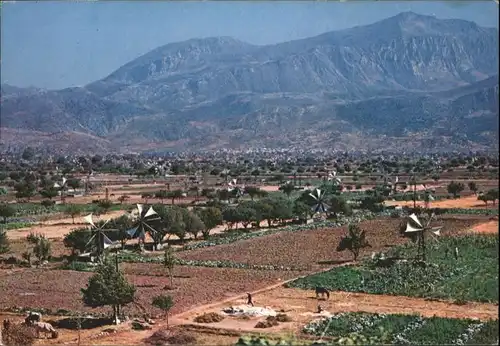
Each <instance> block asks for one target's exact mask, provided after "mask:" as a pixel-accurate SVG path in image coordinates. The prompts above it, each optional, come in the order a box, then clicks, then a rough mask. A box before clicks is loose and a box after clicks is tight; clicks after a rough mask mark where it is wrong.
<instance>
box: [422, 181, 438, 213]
mask: <svg viewBox="0 0 500 346" xmlns="http://www.w3.org/2000/svg"><path fill="white" fill-rule="evenodd" d="M422 186H423V187H424V203H425V208H426V209H429V205H430V203H431V202H432V201H434V200H435V198H434V196H433V194H434V193H435V190H430V189H427V186H426V185H425V184H422Z"/></svg>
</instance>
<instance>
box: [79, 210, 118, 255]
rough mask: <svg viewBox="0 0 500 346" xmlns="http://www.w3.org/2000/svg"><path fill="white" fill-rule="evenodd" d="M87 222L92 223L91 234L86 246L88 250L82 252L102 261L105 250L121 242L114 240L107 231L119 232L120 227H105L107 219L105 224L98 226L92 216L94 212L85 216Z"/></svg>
mask: <svg viewBox="0 0 500 346" xmlns="http://www.w3.org/2000/svg"><path fill="white" fill-rule="evenodd" d="M83 219H84V220H85V222H87V223H88V224H89V225H90V232H91V236H90V239H89V241H88V242H87V244H85V248H86V249H88V252H86V253H84V254H82V256H90V258H91V259H92V258H93V257H94V258H96V259H97V261H99V262H101V261H102V259H103V255H104V250H106V249H107V248H109V247H112V246H115V245H120V243H119V242H114V241H112V240H111V239H109V237H108V236H107V235H106V233H105V232H118V231H119V230H118V229H115V228H111V229H106V228H104V227H105V226H106V224H107V223H108V222H109V220H106V221H105V222H104V224H103V225H101V226H100V227H97V226H96V224H95V223H94V220H93V218H92V214H89V215H87V216H85V217H84V218H83Z"/></svg>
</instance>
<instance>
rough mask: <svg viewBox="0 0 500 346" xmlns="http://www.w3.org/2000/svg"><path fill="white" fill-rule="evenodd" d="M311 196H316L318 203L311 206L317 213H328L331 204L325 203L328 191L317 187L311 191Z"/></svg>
mask: <svg viewBox="0 0 500 346" xmlns="http://www.w3.org/2000/svg"><path fill="white" fill-rule="evenodd" d="M309 196H311V197H312V198H314V200H315V201H316V204H315V205H314V206H313V207H312V208H311V209H312V210H313V211H314V212H315V213H326V212H327V211H328V209H329V208H330V206H328V205H327V204H326V203H325V198H326V193H325V192H324V191H321V190H320V189H316V190H314V191H313V192H311V193H309Z"/></svg>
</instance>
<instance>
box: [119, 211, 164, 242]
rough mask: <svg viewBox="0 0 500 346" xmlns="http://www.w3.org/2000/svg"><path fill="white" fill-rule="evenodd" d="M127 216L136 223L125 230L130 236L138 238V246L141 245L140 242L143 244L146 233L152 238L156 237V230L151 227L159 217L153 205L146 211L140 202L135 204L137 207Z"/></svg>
mask: <svg viewBox="0 0 500 346" xmlns="http://www.w3.org/2000/svg"><path fill="white" fill-rule="evenodd" d="M129 216H130V217H131V218H132V219H133V220H134V221H135V223H136V225H135V226H134V227H133V228H131V229H129V230H127V234H128V235H129V236H130V237H132V238H138V239H139V246H141V243H142V246H144V242H145V240H146V233H149V234H150V235H151V236H152V237H153V238H155V237H156V235H157V233H158V231H157V230H156V229H155V228H154V227H153V225H152V223H153V222H155V221H159V220H161V218H160V216H159V215H158V213H157V212H156V211H155V210H154V209H153V207H149V209H148V210H147V211H146V210H145V209H144V208H143V205H142V204H137V209H136V210H134V211H133V212H132V213H131V214H129Z"/></svg>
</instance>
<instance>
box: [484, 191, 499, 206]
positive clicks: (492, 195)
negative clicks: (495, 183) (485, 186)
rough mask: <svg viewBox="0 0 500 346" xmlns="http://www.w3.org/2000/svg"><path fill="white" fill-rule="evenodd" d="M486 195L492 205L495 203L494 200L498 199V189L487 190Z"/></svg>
mask: <svg viewBox="0 0 500 346" xmlns="http://www.w3.org/2000/svg"><path fill="white" fill-rule="evenodd" d="M486 197H488V199H489V200H490V201H492V202H493V205H495V203H496V200H497V199H498V189H491V190H489V191H488V192H486Z"/></svg>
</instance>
